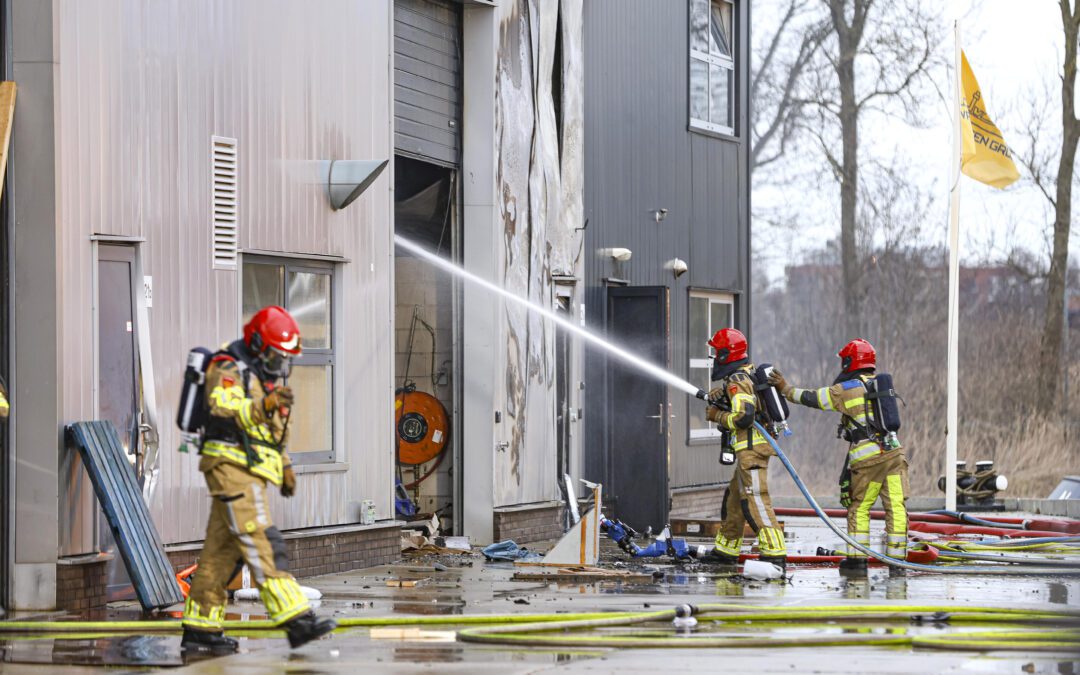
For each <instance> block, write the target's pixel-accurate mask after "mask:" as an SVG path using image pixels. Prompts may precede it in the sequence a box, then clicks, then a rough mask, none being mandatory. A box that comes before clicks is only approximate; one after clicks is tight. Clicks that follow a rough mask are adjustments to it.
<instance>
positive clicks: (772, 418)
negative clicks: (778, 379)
mask: <svg viewBox="0 0 1080 675" xmlns="http://www.w3.org/2000/svg"><path fill="white" fill-rule="evenodd" d="M772 371H773V366H772V364H771V363H762V364H761V365H759V366H758V367H757V368H756V369H755V370H754V391H755V392H756V393H757V397H758V400H759V401H761V402H762V403H764V404H765V405H764V413H765V416H766V417H767V418H768V420H767V421H768V424H767V425H765V427H766V428H771V429H772V431H773V432H775V433H777V434H780V433H783V434H784V435H785V436H790V435H791V430H790V429H789V428H788V423H787V419H788V417H789V416H790V414H791V411H790V409H789V408H788V402H787V399H785V398H784V397H783V396H781V395H780V392H779V391H777V390H776V387H774V386H772V385H771V384H769V375H771V374H772Z"/></svg>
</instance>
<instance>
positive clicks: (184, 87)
mask: <svg viewBox="0 0 1080 675" xmlns="http://www.w3.org/2000/svg"><path fill="white" fill-rule="evenodd" d="M56 3H57V7H58V11H57V22H56V29H55V30H56V35H57V45H58V46H57V49H58V50H59V59H58V60H59V63H60V65H59V71H58V74H57V84H56V97H57V104H56V105H57V111H56V120H57V129H58V132H57V136H58V138H57V166H58V171H59V192H58V195H59V197H58V202H59V212H60V214H59V220H60V223H61V225H60V227H61V230H62V232H61V237H62V247H63V248H62V257H63V261H62V264H61V265H60V269H61V270H62V272H61V275H62V278H61V279H60V285H61V289H62V290H61V297H60V298H59V300H60V302H61V303H62V317H63V330H62V331H61V333H60V335H59V336H58V337H57V339H58V340H60V341H61V342H62V346H63V363H62V364H61V369H60V371H61V373H62V374H63V375H62V377H63V380H62V382H60V383H58V386H59V387H60V390H61V392H62V397H63V410H64V414H65V417H66V419H68V420H86V419H92V418H93V417H94V413H95V411H94V398H93V394H92V392H93V387H94V372H93V363H92V354H93V352H94V349H93V347H92V345H93V339H94V338H93V315H92V309H91V308H92V305H93V302H94V297H93V284H92V280H93V265H94V260H93V246H92V243H91V235H92V234H109V235H121V236H132V237H144V238H145V240H146V241H145V243H144V244H142V245H140V249H141V255H142V257H143V268H144V273H145V274H147V275H151V276H153V280H154V304H153V308H152V309H150V311H149V313H150V324H151V335H152V344H153V357H154V366H155V374H156V379H157V382H156V393H157V400H158V404H159V410H158V419H159V423H160V427H161V428H160V431H161V434H162V438H161V478H160V484H159V487H158V490H157V493H156V498H155V499H154V502H153V503H152V504H151V512H152V513H153V515H154V519H155V522H156V524H157V526H158V527H159V528H160V530H161V533H162V538H163V539H164V541H166V542H180V541H190V540H197V539H201V538H202V535H203V528H204V526H205V523H206V517H207V514H208V508H209V501H208V499H207V498H206V491H205V487H204V483H203V479H202V477H201V475H200V474H199V473H198V471H197V463H198V458H197V456H193V455H185V454H180V453H177V452H176V447H177V445H178V438H177V435H176V433H175V431H174V429H175V427H174V424H173V419H174V418H175V415H174V406H175V404H176V398H177V390H178V388H179V384H180V378H181V373H182V370H183V366H184V357H185V354H186V352H187V350H188V349H189V348H190V347H192V346H195V345H207V346H215V345H218V344H221V343H222V342H224V341H226V340H229V339H232V338H233V337H234V336H235V335H236V334H237V331H238V328H239V321H240V310H239V307H238V300H239V288H238V284H239V282H240V277H239V275H238V274H237V273H236V272H229V271H215V270H212V269H211V258H210V234H211V228H210V137H211V135H214V134H217V135H222V136H229V137H234V138H237V139H238V147H239V155H240V168H239V171H240V197H239V199H240V241H241V246H242V247H245V248H249V249H258V250H266V251H279V252H293V253H310V254H321V255H332V256H342V257H344V258H347V259H349V261H350V262H348V263H345V264H341V265H339V267H338V286H337V288H338V290H339V292H340V297H339V300H340V301H339V302H338V309H339V312H338V314H337V320H338V326H337V331H336V333H335V335H336V336H337V339H338V343H337V344H338V363H337V376H338V377H339V378H341V380H342V384H341V386H339V387H338V391H340V392H342V393H343V398H341V399H340V400H339V406H338V410H337V414H338V416H339V424H338V428H339V430H340V432H341V433H339V434H338V438H337V451H338V460H339V462H341V464H340V465H338V466H336V467H334V468H335V469H336V470H334V471H328V472H317V473H306V474H302V475H301V476H300V487H299V491H298V494H297V496H296V497H295V498H294V499H292V500H291V501H289V502H284V501H282V500H280V499H279V498H278V497H274V501H275V503H274V514H275V517H276V520H277V524H278V525H279V526H280V527H282V528H283V529H284V528H296V527H308V526H317V525H329V524H337V523H342V522H348V521H349V520H350V519H351V518H354V517H355V514H354V513H351V511H352V510H353V507H354V506H355V503H356V502H359V500H361V499H366V498H373V499H375V500H376V504H377V505H378V509H379V517H381V518H387V517H391V516H392V515H393V512H392V497H391V492H392V490H391V488H392V483H391V481H392V476H393V470H392V466H393V444H392V442H391V430H392V419H393V417H392V415H393V412H392V391H393V384H392V373H391V366H392V358H393V340H392V335H393V333H392V327H393V326H392V321H393V317H392V305H391V301H392V274H393V272H392V265H393V257H392V253H393V251H392V243H391V234H392V224H391V220H392V211H391V199H390V195H391V186H392V180H391V172H390V171H388V172H387V175H386V176H384V177H382V178H380V179H379V180H378V181H377V182H376V183H375V184H374V186H373V187H372V188H370V189H369V190H368V192H367V193H365V195H364V196H363V197H362V198H361V199H360V200H358V201H357V202H356V203H354V204H353V205H351V206H350V207H348V208H347V209H345V210H343V211H340V212H333V211H332V210H331V209H330V207H329V205H328V202H327V199H326V196H325V188H324V187H323V186H321V185H319V184H318V180H317V172H316V162H317V161H318V160H328V159H385V158H387V157H390V156H391V155H392V154H393V146H392V142H391V134H392V131H391V130H392V127H391V110H390V106H391V103H390V101H391V87H392V82H391V80H390V77H391V66H390V64H391V52H390V35H391V24H392V17H391V4H390V0H380V1H378V2H376V1H374V0H369V1H365V2H353V1H351V0H322V1H320V2H319V3H297V2H288V1H286V0H271V1H266V0H162V1H160V2H155V3H143V2H134V1H125V0H100V1H97V2H93V3H89V2H82V1H81V0H56ZM28 376H32V375H28ZM43 451H45V449H43ZM59 488H60V493H61V500H62V501H61V513H62V514H66V515H62V518H67V519H68V522H71V521H72V520H73V519H74V518H75V515H76V514H77V512H78V509H79V508H80V505H85V504H87V503H88V501H89V500H91V497H90V496H89V495H88V494H87V490H88V486H83V488H81V492H80V488H79V487H78V486H77V485H75V484H73V483H69V482H68V480H67V479H65V478H64V477H62V478H61V485H60V486H59ZM62 527H63V525H62ZM73 528H74V530H75V531H74V533H73V535H72V537H71V539H70V540H69V541H67V542H66V543H65V544H64V545H62V554H71V553H78V552H82V551H88V550H91V549H92V541H91V540H90V538H89V537H90V533H89V532H88V524H87V523H86V522H77V523H73ZM63 536H64V535H63V533H62V537H63Z"/></svg>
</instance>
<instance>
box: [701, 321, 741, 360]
mask: <svg viewBox="0 0 1080 675" xmlns="http://www.w3.org/2000/svg"><path fill="white" fill-rule="evenodd" d="M709 346H710V347H712V348H713V349H715V350H716V360H717V362H718V363H734V362H735V361H741V360H742V359H745V358H746V336H745V335H743V334H742V331H740V330H736V329H734V328H721V329H720V330H718V331H716V334H715V335H713V336H712V339H711V340H709Z"/></svg>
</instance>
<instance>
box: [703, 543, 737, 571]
mask: <svg viewBox="0 0 1080 675" xmlns="http://www.w3.org/2000/svg"><path fill="white" fill-rule="evenodd" d="M701 562H703V563H705V564H706V565H712V566H713V567H730V568H731V569H735V568H736V567H738V566H739V556H735V555H728V554H727V553H724V552H723V551H720V550H718V549H715V548H714V549H713V550H711V551H709V553H708V554H707V555H706V556H705V557H704V558H702V559H701Z"/></svg>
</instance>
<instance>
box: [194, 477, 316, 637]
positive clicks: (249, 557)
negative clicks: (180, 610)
mask: <svg viewBox="0 0 1080 675" xmlns="http://www.w3.org/2000/svg"><path fill="white" fill-rule="evenodd" d="M199 470H200V471H202V472H203V474H204V475H205V476H206V484H207V486H208V487H209V488H210V496H211V497H212V498H213V504H212V506H211V507H210V520H209V522H208V523H207V525H206V541H205V543H204V544H203V550H202V555H201V556H200V557H199V567H198V569H197V570H196V571H195V579H194V581H193V582H192V584H191V591H190V593H189V594H188V599H187V603H186V604H185V605H184V620H183V624H184V627H185V628H191V629H194V630H203V631H212V632H217V631H220V630H221V627H222V623H221V622H222V619H223V618H224V615H225V602H226V601H227V599H228V595H227V594H226V590H225V587H226V586H227V585H228V583H229V580H230V579H232V577H233V575H234V574H235V573H236V569H237V566H238V564H239V563H241V562H243V563H244V564H246V565H247V566H248V569H249V570H250V571H251V576H252V578H253V579H254V580H255V584H256V585H257V586H258V588H259V595H260V597H261V598H262V601H263V604H264V605H266V609H267V612H268V614H269V615H270V619H271V620H272V621H274V622H275V623H276V624H279V625H280V624H283V623H285V622H287V621H289V620H291V619H293V618H295V617H297V616H300V615H301V614H304V613H306V612H308V611H309V610H310V609H311V606H310V604H309V603H308V601H307V598H306V597H305V596H304V593H303V591H302V590H301V589H300V585H299V584H297V583H296V580H295V579H293V577H292V575H291V574H289V573H288V572H287V571H286V569H287V567H288V557H287V555H286V551H285V541H284V540H283V539H282V537H281V532H279V531H278V529H277V528H276V527H274V525H273V523H272V522H271V520H270V509H269V503H268V502H267V498H266V481H265V480H264V479H263V478H260V477H259V476H255V475H252V474H251V473H248V471H247V470H246V469H244V468H243V467H241V466H239V465H237V464H234V463H232V462H229V461H227V460H225V459H223V458H220V457H203V458H202V460H201V462H200V464H199Z"/></svg>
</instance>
